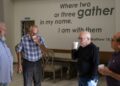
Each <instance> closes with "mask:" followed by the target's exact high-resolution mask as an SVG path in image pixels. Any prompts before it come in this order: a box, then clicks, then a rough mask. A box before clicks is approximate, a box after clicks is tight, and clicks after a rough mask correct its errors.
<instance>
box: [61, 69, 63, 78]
mask: <svg viewBox="0 0 120 86" xmlns="http://www.w3.org/2000/svg"><path fill="white" fill-rule="evenodd" d="M62 76H63V71H62V69H61V80H62Z"/></svg>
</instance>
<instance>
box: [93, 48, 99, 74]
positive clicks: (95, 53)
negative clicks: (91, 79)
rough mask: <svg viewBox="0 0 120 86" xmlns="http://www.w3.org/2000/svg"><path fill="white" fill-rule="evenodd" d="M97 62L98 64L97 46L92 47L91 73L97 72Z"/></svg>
mask: <svg viewBox="0 0 120 86" xmlns="http://www.w3.org/2000/svg"><path fill="white" fill-rule="evenodd" d="M98 64H99V48H98V47H95V48H94V49H93V72H92V73H93V75H96V74H97V72H98V70H97V69H98Z"/></svg>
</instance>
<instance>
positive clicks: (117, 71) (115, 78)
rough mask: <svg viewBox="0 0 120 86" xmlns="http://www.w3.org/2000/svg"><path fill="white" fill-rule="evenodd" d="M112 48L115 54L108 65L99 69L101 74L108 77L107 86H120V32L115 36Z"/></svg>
mask: <svg viewBox="0 0 120 86" xmlns="http://www.w3.org/2000/svg"><path fill="white" fill-rule="evenodd" d="M111 47H112V48H113V50H114V52H113V54H112V58H111V59H110V60H109V62H108V65H107V66H104V67H103V68H98V71H99V73H101V74H102V75H104V76H106V81H107V86H120V32H117V33H116V34H114V35H113V37H112V40H111Z"/></svg>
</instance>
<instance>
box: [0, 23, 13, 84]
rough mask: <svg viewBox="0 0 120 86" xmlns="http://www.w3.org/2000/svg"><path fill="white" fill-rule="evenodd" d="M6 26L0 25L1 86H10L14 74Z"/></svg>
mask: <svg viewBox="0 0 120 86" xmlns="http://www.w3.org/2000/svg"><path fill="white" fill-rule="evenodd" d="M5 32H6V26H5V24H4V23H0V86H8V85H9V83H10V82H11V78H12V74H13V57H12V55H11V52H10V50H9V48H8V47H7V45H6V43H5Z"/></svg>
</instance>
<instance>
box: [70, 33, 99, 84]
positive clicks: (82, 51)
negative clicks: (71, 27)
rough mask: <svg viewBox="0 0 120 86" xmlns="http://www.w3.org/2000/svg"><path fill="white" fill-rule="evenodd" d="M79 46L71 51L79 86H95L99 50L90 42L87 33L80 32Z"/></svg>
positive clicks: (89, 35)
mask: <svg viewBox="0 0 120 86" xmlns="http://www.w3.org/2000/svg"><path fill="white" fill-rule="evenodd" d="M79 43H80V46H79V47H78V49H73V50H72V58H73V59H76V60H77V70H78V73H79V82H78V84H79V86H97V83H98V72H97V68H98V64H99V48H98V47H97V46H96V45H95V44H93V43H92V42H91V34H90V33H89V32H87V31H84V32H80V35H79Z"/></svg>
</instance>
